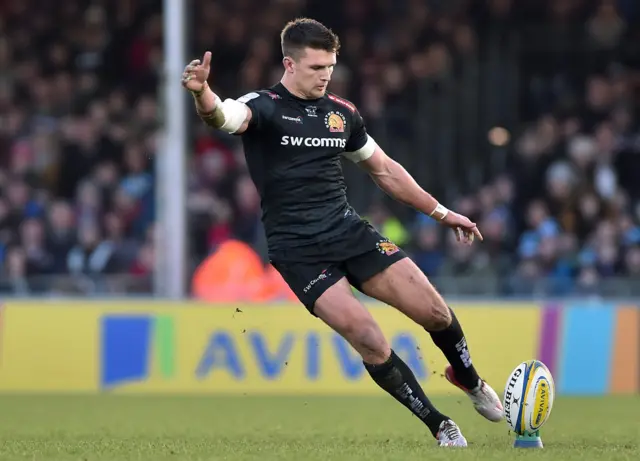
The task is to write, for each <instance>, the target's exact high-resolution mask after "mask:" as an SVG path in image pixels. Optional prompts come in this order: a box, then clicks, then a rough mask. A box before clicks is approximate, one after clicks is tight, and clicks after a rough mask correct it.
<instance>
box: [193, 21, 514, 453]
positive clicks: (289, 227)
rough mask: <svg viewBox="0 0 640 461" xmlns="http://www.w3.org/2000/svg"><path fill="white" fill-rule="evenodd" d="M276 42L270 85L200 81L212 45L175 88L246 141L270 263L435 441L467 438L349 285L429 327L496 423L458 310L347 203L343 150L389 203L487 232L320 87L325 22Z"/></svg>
mask: <svg viewBox="0 0 640 461" xmlns="http://www.w3.org/2000/svg"><path fill="white" fill-rule="evenodd" d="M281 45H282V53H283V60H282V62H283V65H284V75H283V77H282V79H281V81H280V82H279V83H277V84H276V85H274V86H272V87H271V88H268V89H262V90H258V91H254V92H250V93H248V94H246V95H244V96H242V97H240V98H239V99H231V98H228V99H225V100H224V101H222V99H221V98H220V97H219V96H218V95H216V94H215V93H214V92H213V91H212V90H211V88H210V87H209V86H208V83H207V80H208V77H209V72H210V65H211V53H210V52H206V53H205V54H204V57H203V59H202V61H200V60H194V61H192V62H191V63H189V64H188V65H187V66H186V68H185V70H184V73H183V76H182V84H183V86H184V87H185V88H186V89H187V90H189V91H190V92H191V93H192V95H193V98H194V101H195V107H196V110H197V113H198V114H199V116H200V118H201V119H202V120H203V121H204V122H206V123H207V124H208V125H210V126H212V127H214V128H216V129H219V130H222V131H224V132H227V133H231V134H235V135H239V136H241V137H242V142H243V145H244V152H245V156H246V160H247V166H248V169H249V173H250V175H251V177H252V179H253V181H254V183H255V185H256V187H257V189H258V191H259V193H260V196H261V200H262V212H263V214H262V220H263V222H264V227H265V231H266V234H267V240H268V246H269V257H270V260H271V263H272V264H273V266H274V267H275V268H276V270H278V272H279V273H280V274H281V275H282V277H283V278H284V280H285V281H286V282H287V283H288V285H289V286H290V287H291V289H292V291H293V292H294V293H295V294H296V296H297V297H298V298H299V299H300V301H301V302H302V304H304V306H306V308H307V309H308V310H309V312H310V313H311V314H313V315H315V316H317V317H319V318H320V319H321V320H322V321H324V322H325V323H326V324H327V325H329V326H330V327H331V328H332V329H333V330H335V331H336V332H338V333H339V334H340V335H341V336H343V337H344V338H345V339H346V340H347V341H348V342H349V343H350V344H351V346H352V347H353V348H354V349H355V350H356V351H358V353H359V354H360V355H361V356H362V360H363V363H364V366H365V368H366V370H367V371H368V373H369V375H370V376H371V378H372V379H373V380H374V381H375V382H376V383H377V384H378V385H379V386H380V387H381V388H382V389H383V390H385V391H386V392H388V393H389V394H391V395H392V396H393V397H394V398H395V399H396V400H397V401H399V402H400V403H401V404H402V405H404V406H405V407H407V408H408V409H409V410H410V411H411V412H412V413H413V414H414V415H416V416H417V417H418V418H419V419H420V420H421V421H422V422H423V423H425V425H426V426H427V427H428V428H429V430H430V431H431V433H432V434H433V436H434V437H435V438H436V440H437V442H438V444H439V445H440V446H466V445H467V441H466V440H465V438H464V436H463V435H462V432H461V431H460V428H459V427H458V426H457V425H456V424H455V423H454V422H453V420H451V418H449V417H448V416H446V415H444V414H442V413H441V412H439V411H438V410H437V409H436V408H435V407H434V405H433V404H432V403H431V401H430V400H429V399H428V398H427V396H426V395H425V392H424V391H423V389H422V388H421V386H420V384H419V383H418V381H417V379H416V377H415V376H414V374H413V373H412V371H411V370H410V368H409V367H408V366H407V364H406V363H405V362H404V361H403V360H401V359H400V357H398V356H397V355H396V354H395V353H394V351H393V350H392V349H391V348H390V346H389V343H388V342H387V340H386V338H385V337H384V335H383V333H382V332H381V330H380V327H379V326H378V324H377V323H376V322H375V320H374V319H373V317H372V316H371V314H370V313H369V311H368V310H367V309H366V308H365V306H364V305H363V304H362V303H361V302H360V301H359V300H358V299H357V298H356V297H355V296H354V295H353V293H352V291H351V286H354V287H356V288H357V289H358V290H359V291H361V292H362V293H364V294H366V295H368V296H370V297H372V298H375V299H378V300H379V301H382V302H383V303H386V304H388V305H390V306H393V307H395V308H396V309H398V310H399V311H400V312H402V313H403V314H405V315H406V316H407V317H409V318H410V319H411V320H413V321H414V322H416V323H418V324H419V325H421V326H422V327H424V329H425V330H426V331H427V332H429V334H430V335H431V338H432V339H433V341H434V343H435V344H436V345H437V346H438V347H439V348H440V349H441V350H442V352H443V353H444V355H445V356H446V358H447V360H448V362H449V364H450V365H449V366H448V367H447V369H446V370H445V372H446V374H445V376H446V377H447V379H448V380H449V381H450V382H451V383H452V384H454V385H456V386H457V387H459V388H460V389H462V390H463V391H464V392H466V393H467V395H468V396H469V397H470V398H471V400H472V402H473V405H474V407H475V409H476V410H477V411H478V412H479V413H480V414H481V415H482V416H484V417H485V418H487V419H488V420H490V421H500V420H501V419H502V417H503V408H502V405H501V402H500V399H499V398H498V396H497V395H496V393H495V392H494V390H493V389H492V388H491V387H490V386H489V385H488V384H487V383H486V382H485V381H484V380H482V379H481V378H480V376H479V375H478V372H477V371H476V369H475V367H474V365H473V363H472V361H471V357H470V355H469V349H468V347H467V342H466V340H465V336H464V333H463V331H462V328H461V326H460V323H459V322H458V320H457V319H456V315H455V314H454V312H453V311H452V310H451V309H450V308H449V307H448V306H447V304H446V303H445V301H444V300H443V298H442V297H441V296H440V294H439V293H438V292H437V291H436V289H435V288H434V287H433V285H431V283H430V282H429V280H428V279H427V277H426V276H425V275H424V274H423V273H422V272H421V271H420V269H418V267H417V266H416V265H415V264H414V263H413V261H412V260H411V259H409V258H408V257H407V255H406V254H405V253H404V252H403V251H402V249H400V248H399V247H398V246H396V245H395V244H394V243H393V242H391V241H389V240H388V239H387V238H385V237H384V236H383V235H381V234H379V233H378V232H377V230H376V229H374V228H373V227H372V226H371V225H370V224H369V223H368V222H367V221H365V220H363V219H361V218H360V216H358V214H357V213H356V211H355V210H354V209H353V208H352V207H351V206H350V205H349V203H348V202H347V198H346V187H345V183H344V177H343V173H342V167H341V163H340V157H341V156H344V157H345V158H347V159H348V160H350V161H352V162H355V163H357V164H358V165H359V166H360V167H362V168H363V169H364V170H365V171H367V172H368V173H369V175H370V176H371V178H372V179H373V181H374V182H375V183H376V184H377V185H378V186H379V187H380V188H381V189H382V190H384V191H385V192H386V193H388V194H389V195H391V196H392V197H394V198H395V199H396V200H398V201H400V202H402V203H405V204H406V205H408V206H411V207H413V208H415V209H417V210H419V211H420V212H422V213H424V214H427V215H429V216H430V217H432V218H433V219H436V220H437V221H438V222H439V223H440V224H442V225H443V226H447V227H449V228H451V229H453V231H454V232H455V233H456V237H457V239H458V240H459V241H460V242H461V243H462V244H471V243H472V242H473V241H474V238H478V239H479V240H482V235H481V234H480V231H479V230H478V228H477V227H476V225H475V224H474V223H473V222H471V221H470V220H469V219H468V218H466V217H465V216H462V215H460V214H457V213H455V212H453V211H451V210H449V209H447V208H446V207H444V206H443V205H442V204H440V203H439V202H438V201H437V200H436V199H435V198H434V197H432V196H431V195H430V194H429V193H427V192H425V191H424V190H423V189H422V188H421V187H420V186H419V185H418V184H417V183H416V182H415V181H414V179H413V178H412V177H411V176H410V175H409V174H408V173H407V171H406V170H405V169H404V168H403V167H402V166H401V165H400V164H398V163H397V162H395V161H394V160H392V159H391V158H389V157H388V156H387V155H386V154H385V152H384V151H383V150H382V148H381V147H380V146H378V145H377V144H376V142H375V141H374V139H373V138H372V137H371V136H370V135H369V134H367V130H366V128H365V124H364V121H363V119H362V117H361V115H360V114H359V112H358V110H357V108H356V107H355V106H354V104H353V103H351V102H350V101H348V100H346V99H344V98H342V97H339V96H337V95H334V94H332V93H330V92H327V85H328V84H329V81H330V80H331V73H332V72H333V69H334V66H335V65H336V55H337V53H338V50H339V48H340V42H339V39H338V37H337V36H336V35H335V34H334V33H333V32H332V31H331V30H329V29H328V28H327V27H325V26H324V25H323V24H321V23H319V22H317V21H315V20H312V19H306V18H302V19H296V20H294V21H291V22H289V23H288V24H287V25H286V26H285V27H284V29H283V30H282V33H281Z"/></svg>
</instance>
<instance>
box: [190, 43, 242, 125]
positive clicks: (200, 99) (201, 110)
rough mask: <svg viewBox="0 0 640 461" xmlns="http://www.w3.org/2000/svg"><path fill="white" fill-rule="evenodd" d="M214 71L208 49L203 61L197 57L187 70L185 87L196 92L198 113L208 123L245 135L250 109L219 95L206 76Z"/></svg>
mask: <svg viewBox="0 0 640 461" xmlns="http://www.w3.org/2000/svg"><path fill="white" fill-rule="evenodd" d="M210 72H211V52H209V51H207V52H206V53H205V54H204V57H203V58H202V61H200V60H199V59H195V60H193V61H191V62H190V63H189V64H188V65H187V66H186V67H185V69H184V72H183V74H182V86H183V87H184V88H186V89H187V90H189V91H190V92H191V94H192V95H193V99H194V102H195V106H196V111H197V113H198V116H199V117H200V118H201V119H202V120H203V121H204V122H205V123H206V124H207V125H209V126H212V127H213V128H216V129H219V130H222V131H226V132H227V133H233V134H242V133H243V132H244V131H245V130H246V129H247V127H248V126H249V121H250V120H251V109H249V107H247V105H246V104H243V103H241V102H239V101H235V100H233V99H227V100H225V101H224V102H223V101H222V100H221V99H220V97H219V96H218V95H216V94H215V93H214V92H213V91H212V90H211V88H209V84H208V83H207V79H208V78H209V73H210Z"/></svg>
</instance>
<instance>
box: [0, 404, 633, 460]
mask: <svg viewBox="0 0 640 461" xmlns="http://www.w3.org/2000/svg"><path fill="white" fill-rule="evenodd" d="M434 400H435V401H436V403H437V405H438V406H439V407H441V408H442V409H443V410H444V411H445V412H447V413H449V414H450V416H451V417H453V418H454V419H455V420H456V422H458V424H459V425H460V426H461V427H462V429H463V432H464V433H465V436H466V437H467V439H468V440H469V442H470V447H469V448H467V449H462V450H461V449H457V450H453V449H445V448H438V447H436V446H435V445H434V441H433V439H432V438H431V435H430V434H428V432H427V431H426V428H424V427H423V426H422V424H421V423H419V422H418V420H417V419H415V418H414V417H412V416H410V414H409V413H408V411H407V410H405V409H404V408H402V407H400V406H399V405H398V404H396V403H395V401H393V400H392V399H391V398H390V397H386V396H381V397H380V398H347V397H339V398H331V397H323V398H320V397H301V396H298V397H289V398H286V397H257V396H244V397H204V396H198V397H134V396H121V397H117V396H109V397H106V396H102V397H90V396H84V397H80V396H65V397H52V396H47V397H43V396H38V397H35V396H34V397H31V396H2V397H0V460H2V461H5V460H29V461H44V460H47V461H49V460H60V461H71V460H74V461H75V460H78V461H80V460H87V461H94V460H118V461H128V460H138V461H147V460H148V461H163V460H176V461H177V460H180V461H195V460H234V461H243V460H260V461H272V460H273V461H275V460H278V461H313V460H318V461H320V460H321V461H327V460H349V461H352V460H367V461H378V460H402V461H409V460H429V461H432V460H447V461H451V460H453V461H455V460H497V461H500V460H514V459H523V460H527V459H534V458H535V459H536V460H558V461H571V460H580V461H590V460H600V459H603V460H604V459H606V460H638V459H640V444H639V441H638V440H639V438H640V424H639V423H640V416H638V415H640V397H619V398H612V397H610V398H599V399H569V398H563V399H558V400H557V401H556V404H555V406H554V409H553V413H552V414H551V418H550V421H549V423H548V424H547V426H545V427H544V432H543V434H542V435H543V440H544V442H545V449H544V450H542V451H540V450H515V449H513V448H512V443H513V438H512V436H510V435H509V434H508V431H507V427H506V424H505V423H499V424H495V423H489V422H485V421H484V420H483V419H482V418H481V417H480V416H479V415H477V414H476V413H475V412H474V411H473V409H472V408H471V405H470V403H469V402H468V401H467V400H466V399H465V400H463V399H462V398H453V397H443V398H439V397H438V398H436V399H434Z"/></svg>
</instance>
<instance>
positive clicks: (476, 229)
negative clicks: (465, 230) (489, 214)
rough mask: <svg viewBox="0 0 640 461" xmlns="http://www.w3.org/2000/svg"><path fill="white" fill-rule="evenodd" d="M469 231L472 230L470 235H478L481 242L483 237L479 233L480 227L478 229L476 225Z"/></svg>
mask: <svg viewBox="0 0 640 461" xmlns="http://www.w3.org/2000/svg"><path fill="white" fill-rule="evenodd" d="M471 232H473V233H472V234H471V235H472V236H473V235H475V236H476V237H478V239H480V241H481V242H482V241H483V240H484V237H482V234H481V233H480V229H478V228H477V227H474V228H473V229H471Z"/></svg>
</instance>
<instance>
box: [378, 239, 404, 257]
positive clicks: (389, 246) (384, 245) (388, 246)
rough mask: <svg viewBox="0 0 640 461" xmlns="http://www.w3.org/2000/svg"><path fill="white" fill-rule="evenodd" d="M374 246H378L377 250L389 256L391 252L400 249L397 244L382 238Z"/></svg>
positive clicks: (393, 252)
mask: <svg viewBox="0 0 640 461" xmlns="http://www.w3.org/2000/svg"><path fill="white" fill-rule="evenodd" d="M376 247H377V248H378V251H379V252H380V253H382V254H383V255H387V256H391V255H392V254H395V253H397V252H398V251H400V249H399V248H398V245H396V244H395V243H393V242H390V241H388V240H383V241H381V242H378V243H376Z"/></svg>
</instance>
